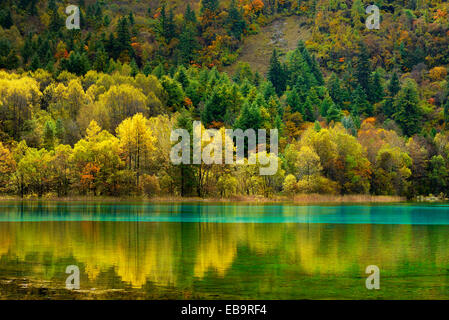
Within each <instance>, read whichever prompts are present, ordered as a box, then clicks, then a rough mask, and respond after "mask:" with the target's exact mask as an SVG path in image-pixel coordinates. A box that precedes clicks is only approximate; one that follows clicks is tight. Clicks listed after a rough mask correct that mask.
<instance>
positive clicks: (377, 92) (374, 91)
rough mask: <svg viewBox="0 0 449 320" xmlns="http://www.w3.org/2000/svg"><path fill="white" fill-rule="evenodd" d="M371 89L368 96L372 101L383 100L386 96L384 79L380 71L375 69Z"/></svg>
mask: <svg viewBox="0 0 449 320" xmlns="http://www.w3.org/2000/svg"><path fill="white" fill-rule="evenodd" d="M370 87H371V88H370V90H369V95H368V98H369V100H370V102H371V103H377V102H379V101H381V100H382V99H383V97H384V88H383V86H382V81H381V77H380V73H379V72H377V71H375V72H374V74H373V77H372V81H371V82H370Z"/></svg>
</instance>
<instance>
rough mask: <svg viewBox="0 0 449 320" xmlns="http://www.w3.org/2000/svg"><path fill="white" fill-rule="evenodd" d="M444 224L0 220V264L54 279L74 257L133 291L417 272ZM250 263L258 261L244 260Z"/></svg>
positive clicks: (442, 253)
mask: <svg viewBox="0 0 449 320" xmlns="http://www.w3.org/2000/svg"><path fill="white" fill-rule="evenodd" d="M136 208H137V207H136ZM40 209H43V208H40ZM44 209H45V208H44ZM60 210H62V209H60ZM72 210H73V208H72ZM91 210H93V211H92V212H91V213H89V212H88V211H87V212H88V213H87V214H92V216H95V215H96V214H97V215H98V214H99V215H101V214H102V210H104V209H102V208H96V209H91ZM121 210H122V209H121V208H120V207H117V208H115V210H114V213H113V214H114V215H116V216H119V215H120V214H121V213H120V212H121ZM133 210H136V212H134V211H133V214H135V215H136V217H137V218H138V217H139V211H138V210H137V209H133ZM157 210H161V211H162V210H163V209H162V208H159V209H157ZM165 210H167V208H165ZM228 210H229V211H230V213H229V214H231V215H232V214H240V213H241V212H239V211H238V210H237V211H238V212H236V211H233V210H232V208H228ZM267 210H268V209H267ZM109 211H111V210H109ZM84 212H86V211H84ZM185 212H188V210H185ZM265 213H266V212H265ZM59 214H60V213H59ZM201 214H207V210H205V211H203V212H202V213H201ZM279 214H284V215H289V214H290V213H289V212H288V210H287V211H284V212H281V213H279ZM136 220H138V219H136ZM447 231H448V227H447V226H411V225H362V224H359V225H331V224H297V223H284V224H276V223H195V222H193V223H182V224H181V223H172V222H138V221H136V222H118V221H116V222H112V221H111V222H92V221H91V222H77V221H73V222H67V221H61V222H39V223H36V222H13V223H5V222H0V268H3V266H5V265H6V264H8V263H13V262H14V261H17V260H19V261H26V262H27V263H28V262H31V263H32V264H31V265H32V272H33V273H36V274H39V275H43V277H45V278H52V277H54V276H55V275H56V274H59V273H63V272H64V271H63V270H64V266H65V265H68V264H72V263H73V264H79V265H82V266H83V268H82V271H84V272H85V275H86V276H87V277H88V278H89V279H90V280H91V281H93V282H95V281H100V280H98V279H99V278H100V277H103V278H102V279H104V277H108V276H109V277H110V276H112V275H111V274H110V270H111V269H112V270H113V272H114V274H116V275H118V276H119V277H120V278H121V280H122V281H124V282H125V283H129V284H131V285H132V286H134V287H138V288H140V287H143V286H144V284H145V283H147V281H150V282H151V283H153V284H155V285H159V286H175V287H176V286H177V287H184V288H185V287H190V286H191V285H192V283H193V281H196V280H197V281H201V280H203V279H206V278H207V277H210V276H213V277H217V278H226V277H227V276H229V277H231V276H232V277H234V276H235V277H238V278H242V279H243V277H245V276H246V277H247V276H251V274H248V272H249V273H251V272H252V271H253V270H259V271H258V272H265V274H264V275H266V277H265V279H267V278H270V279H275V278H274V277H275V276H274V274H275V273H276V274H277V277H282V276H287V275H288V276H289V277H295V275H300V274H302V275H304V274H305V275H310V276H313V275H329V276H340V275H346V276H355V275H364V268H365V267H366V266H367V265H370V264H376V265H379V266H381V268H382V270H383V272H384V271H385V272H387V273H396V274H400V273H401V272H409V273H413V272H415V273H420V274H423V273H425V272H426V270H427V271H428V270H431V269H438V268H445V267H446V266H447V264H448V257H449V246H448V243H449V233H448V232H447ZM256 260H257V261H259V262H258V263H259V265H257V264H256V263H254V265H253V264H251V263H250V261H256ZM242 265H244V266H245V268H246V269H242V268H243V267H242ZM413 266H419V268H416V269H414V268H413ZM248 268H249V269H248ZM426 268H427V269H426ZM259 274H260V273H259ZM195 279H196V280H195ZM103 281H104V280H103ZM260 281H262V280H260ZM261 285H262V284H261ZM267 290H268V289H267Z"/></svg>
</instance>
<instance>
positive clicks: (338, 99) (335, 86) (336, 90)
mask: <svg viewBox="0 0 449 320" xmlns="http://www.w3.org/2000/svg"><path fill="white" fill-rule="evenodd" d="M327 88H328V90H329V95H330V96H331V98H332V101H333V102H334V103H335V104H336V105H337V106H338V107H340V108H342V107H343V102H344V100H343V97H344V96H345V94H344V92H343V91H344V90H343V88H342V87H341V81H340V79H339V78H338V77H337V75H336V74H335V73H332V75H331V76H330V78H329V81H328V83H327Z"/></svg>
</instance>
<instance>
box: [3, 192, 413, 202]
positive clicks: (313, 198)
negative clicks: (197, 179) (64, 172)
mask: <svg viewBox="0 0 449 320" xmlns="http://www.w3.org/2000/svg"><path fill="white" fill-rule="evenodd" d="M21 200H23V201H39V200H41V201H84V202H86V201H96V202H98V201H143V202H160V203H163V202H205V203H207V202H222V203H230V202H252V203H268V202H293V203H297V204H301V203H304V204H308V203H364V202H371V203H388V202H404V201H406V200H407V199H406V198H405V197H399V196H375V195H360V194H355V195H326V194H299V195H295V196H293V197H287V196H283V195H274V196H271V197H262V196H234V197H229V198H218V197H217V198H199V197H180V196H164V197H162V196H159V197H151V198H149V197H143V196H142V197H136V196H130V197H101V196H100V197H95V196H70V197H55V196H48V197H43V198H40V199H39V198H37V197H27V198H20V197H18V196H0V201H21Z"/></svg>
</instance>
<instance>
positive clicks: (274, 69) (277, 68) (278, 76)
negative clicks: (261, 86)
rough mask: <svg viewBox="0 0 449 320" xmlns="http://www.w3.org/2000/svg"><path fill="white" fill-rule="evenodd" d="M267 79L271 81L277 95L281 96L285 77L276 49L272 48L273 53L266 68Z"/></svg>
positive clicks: (284, 85)
mask: <svg viewBox="0 0 449 320" xmlns="http://www.w3.org/2000/svg"><path fill="white" fill-rule="evenodd" d="M268 80H270V81H271V83H272V84H273V86H274V89H275V90H276V93H277V95H278V96H281V95H282V93H283V92H284V91H285V87H286V82H287V81H286V80H287V77H286V72H285V68H284V67H283V66H282V65H281V63H280V62H279V59H278V54H277V51H276V49H274V50H273V54H272V56H271V59H270V67H269V69H268Z"/></svg>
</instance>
